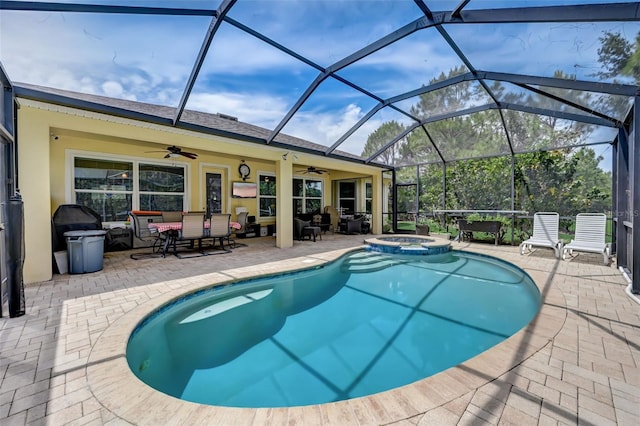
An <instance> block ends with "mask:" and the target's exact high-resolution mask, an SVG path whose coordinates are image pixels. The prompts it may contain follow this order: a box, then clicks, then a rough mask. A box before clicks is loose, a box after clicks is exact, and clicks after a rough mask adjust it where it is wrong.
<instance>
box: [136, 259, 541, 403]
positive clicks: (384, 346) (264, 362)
mask: <svg viewBox="0 0 640 426" xmlns="http://www.w3.org/2000/svg"><path fill="white" fill-rule="evenodd" d="M488 278H490V279H488ZM539 304H540V296H539V293H538V290H537V288H536V287H535V285H533V283H532V282H531V280H530V278H529V277H528V275H526V274H525V273H524V272H523V271H521V270H520V269H518V268H516V267H514V266H512V265H510V264H508V263H505V262H502V261H498V260H495V259H493V258H488V257H486V256H479V255H472V254H468V253H463V252H453V253H448V254H443V255H437V256H426V257H425V256H419V257H416V256H397V255H388V254H380V253H369V252H357V253H354V254H352V255H348V256H346V257H344V258H341V259H339V260H338V261H336V262H334V263H330V264H328V265H326V266H324V267H322V268H318V269H314V270H310V271H302V272H297V273H293V274H286V275H281V276H277V277H270V278H266V279H258V280H251V281H248V282H243V283H238V284H235V285H230V286H224V287H221V288H220V287H219V288H214V289H208V290H203V291H200V292H197V293H194V294H190V295H187V296H185V297H183V298H181V299H179V300H177V301H175V302H173V303H171V304H169V305H166V306H164V307H163V308H161V309H159V310H158V311H156V312H155V313H153V314H152V315H150V316H149V317H147V318H146V319H145V320H144V321H143V322H142V323H141V324H140V325H139V326H138V327H137V328H136V330H135V331H134V333H133V334H132V336H131V338H130V341H129V345H128V347H127V360H128V363H129V366H130V368H131V369H132V371H133V372H134V373H135V374H136V375H137V376H138V377H139V378H140V379H141V380H143V381H144V382H146V383H148V384H149V385H151V386H152V387H154V388H156V389H158V390H160V391H162V392H164V393H167V394H169V395H173V396H175V397H178V398H182V399H185V400H189V401H194V402H200V403H204V404H211V405H224V406H237V407H276V406H295V405H308V404H316V403H323V402H330V401H336V400H343V399H349V398H354V397H357V396H362V395H368V394H371V393H376V392H380V391H383V390H387V389H391V388H394V387H397V386H401V385H404V384H407V383H411V382H413V381H416V380H419V379H421V378H423V377H427V376H430V375H432V374H435V373H437V372H439V371H442V370H444V369H446V368H448V367H450V366H453V365H457V364H458V363H460V362H462V361H464V360H466V359H468V358H471V357H473V356H474V355H476V354H478V353H480V352H483V351H484V350H486V349H487V348H489V347H491V346H493V345H495V344H497V343H499V342H500V341H502V340H504V339H505V338H506V337H508V336H510V335H511V334H513V333H515V332H516V331H518V330H519V329H520V328H522V327H523V326H524V325H526V324H527V323H528V322H529V321H530V320H531V318H532V317H533V316H534V315H535V313H536V312H537V311H538V309H539Z"/></svg>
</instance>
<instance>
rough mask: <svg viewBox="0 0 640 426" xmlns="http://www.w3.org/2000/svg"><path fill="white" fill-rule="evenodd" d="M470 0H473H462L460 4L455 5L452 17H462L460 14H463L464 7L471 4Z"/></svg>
mask: <svg viewBox="0 0 640 426" xmlns="http://www.w3.org/2000/svg"><path fill="white" fill-rule="evenodd" d="M470 1H471V0H462V1H461V2H460V4H458V5H457V6H456V7H455V9H453V10H452V11H451V17H452V18H460V17H461V15H460V14H461V12H462V9H463V8H464V7H465V6H466V5H467V4H469V2H470Z"/></svg>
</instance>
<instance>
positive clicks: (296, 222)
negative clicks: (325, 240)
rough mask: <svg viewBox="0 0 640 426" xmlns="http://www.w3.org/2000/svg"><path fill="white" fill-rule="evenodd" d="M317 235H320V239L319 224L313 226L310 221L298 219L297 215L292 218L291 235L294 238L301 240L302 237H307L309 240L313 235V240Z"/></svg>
mask: <svg viewBox="0 0 640 426" xmlns="http://www.w3.org/2000/svg"><path fill="white" fill-rule="evenodd" d="M318 235H320V239H322V234H321V233H320V227H319V226H313V225H311V222H309V221H306V220H302V219H298V218H297V217H296V218H293V237H294V238H295V239H296V240H298V241H302V240H304V237H309V240H311V237H313V241H314V242H315V241H316V237H317V236H318Z"/></svg>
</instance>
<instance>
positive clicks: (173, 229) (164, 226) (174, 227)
mask: <svg viewBox="0 0 640 426" xmlns="http://www.w3.org/2000/svg"><path fill="white" fill-rule="evenodd" d="M148 226H149V229H150V230H151V231H152V232H159V233H164V234H166V236H167V238H165V241H164V244H163V246H162V257H165V255H166V254H167V248H169V246H170V245H171V244H172V243H173V240H174V239H176V238H177V237H178V232H179V231H180V230H182V222H150V223H149V224H148ZM210 226H211V225H210V223H209V221H208V220H205V221H204V228H205V229H209V227H210ZM229 228H233V229H240V228H242V225H241V224H240V223H239V222H233V221H232V222H229Z"/></svg>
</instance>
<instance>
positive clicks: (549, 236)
mask: <svg viewBox="0 0 640 426" xmlns="http://www.w3.org/2000/svg"><path fill="white" fill-rule="evenodd" d="M559 225H560V215H558V213H555V212H539V213H536V214H534V215H533V235H531V237H530V238H529V239H527V240H525V241H523V242H522V244H520V254H524V251H525V249H528V250H529V251H531V248H532V247H534V246H535V247H548V248H552V249H553V250H554V251H555V254H556V257H557V258H560V253H561V252H562V241H560V237H558V227H559Z"/></svg>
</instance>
